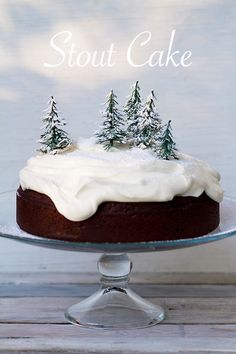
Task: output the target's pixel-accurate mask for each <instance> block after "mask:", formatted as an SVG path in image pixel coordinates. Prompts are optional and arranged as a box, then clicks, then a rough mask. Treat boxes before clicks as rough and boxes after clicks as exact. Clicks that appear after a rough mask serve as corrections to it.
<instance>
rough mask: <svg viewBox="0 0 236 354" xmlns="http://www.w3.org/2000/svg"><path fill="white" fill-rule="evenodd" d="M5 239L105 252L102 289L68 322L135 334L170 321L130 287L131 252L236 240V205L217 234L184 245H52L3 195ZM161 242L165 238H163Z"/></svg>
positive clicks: (226, 206)
mask: <svg viewBox="0 0 236 354" xmlns="http://www.w3.org/2000/svg"><path fill="white" fill-rule="evenodd" d="M0 209H1V216H0V236H2V237H5V238H9V239H11V240H15V241H19V242H24V243H27V244H31V245H35V246H40V247H46V248H53V249H60V250H67V251H75V252H102V253H103V254H102V256H101V257H100V259H99V260H98V270H99V272H100V274H101V286H100V289H99V290H98V291H96V292H95V293H94V294H93V295H91V296H90V297H88V298H87V299H85V300H83V301H81V302H80V303H78V304H75V305H73V306H71V307H70V308H69V309H67V310H66V312H65V317H66V319H67V320H68V321H69V322H71V323H73V324H75V325H80V326H84V327H93V328H103V329H131V328H143V327H148V326H153V325H155V324H157V323H159V322H161V321H162V320H163V319H164V318H165V313H164V310H163V309H162V308H161V307H160V306H157V305H154V304H152V303H150V302H149V301H147V300H145V299H143V298H142V297H140V296H139V295H137V294H136V293H134V292H133V291H132V290H131V289H130V288H129V286H128V282H129V273H130V271H131V269H132V262H131V261H130V259H129V257H128V256H127V254H126V253H127V252H129V253H132V252H153V251H165V250H174V249H178V248H185V247H192V246H196V245H201V244H204V243H209V242H213V241H217V240H221V239H224V238H227V237H231V236H233V235H235V234H236V200H234V199H231V198H225V199H224V200H223V202H222V203H221V223H220V225H219V227H218V228H217V229H216V230H214V231H213V232H211V233H209V234H207V235H204V236H200V237H196V238H188V239H181V240H170V241H153V242H133V243H91V242H83V243H81V242H68V241H61V240H54V239H46V238H42V237H38V236H33V235H30V234H27V233H25V232H23V231H21V230H20V229H19V227H18V226H17V225H16V222H15V192H10V193H3V194H1V195H0ZM158 238H159V237H158Z"/></svg>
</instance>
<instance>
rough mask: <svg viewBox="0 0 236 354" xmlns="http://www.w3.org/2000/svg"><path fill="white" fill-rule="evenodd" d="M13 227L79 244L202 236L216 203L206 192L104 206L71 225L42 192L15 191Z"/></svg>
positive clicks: (215, 217) (213, 220) (215, 221)
mask: <svg viewBox="0 0 236 354" xmlns="http://www.w3.org/2000/svg"><path fill="white" fill-rule="evenodd" d="M17 223H18V225H19V226H20V228H21V229H22V230H24V231H26V232H28V233H30V234H33V235H38V236H42V237H47V238H53V239H60V240H67V241H75V242H76V241H77V242H97V243H98V242H141V241H158V240H175V239H181V238H189V237H197V236H201V235H205V234H207V233H209V232H210V231H212V230H214V229H215V228H216V227H217V226H218V225H219V203H217V202H215V201H214V200H212V199H211V198H209V197H208V196H207V195H206V194H205V193H203V194H202V195H201V196H200V197H175V198H174V199H173V200H172V201H168V202H145V203H143V202H140V203H119V202H105V203H102V204H101V205H100V206H99V208H98V210H97V212H96V213H95V214H94V215H93V216H91V217H90V218H89V219H87V220H84V221H79V222H73V221H70V220H68V219H66V218H65V217H64V216H62V215H61V214H59V212H58V211H57V209H56V208H55V206H54V204H53V202H52V201H51V199H50V198H49V197H47V196H46V195H44V194H41V193H38V192H35V191H32V190H25V191H23V190H22V188H21V187H20V188H19V189H18V191H17Z"/></svg>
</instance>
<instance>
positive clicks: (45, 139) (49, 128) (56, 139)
mask: <svg viewBox="0 0 236 354" xmlns="http://www.w3.org/2000/svg"><path fill="white" fill-rule="evenodd" d="M43 122H44V126H43V127H42V128H43V129H44V133H43V134H42V135H41V136H40V140H39V143H40V144H41V147H40V149H39V150H40V151H41V152H43V153H45V154H47V153H53V154H56V153H57V152H58V150H62V149H65V148H67V147H68V146H70V145H71V144H72V142H71V140H70V138H69V137H68V134H67V133H66V132H65V131H64V130H63V129H61V127H62V126H64V125H66V122H65V120H64V119H61V118H59V116H58V110H57V107H56V101H55V100H54V98H53V96H51V99H50V101H49V107H48V109H47V113H46V115H45V117H43Z"/></svg>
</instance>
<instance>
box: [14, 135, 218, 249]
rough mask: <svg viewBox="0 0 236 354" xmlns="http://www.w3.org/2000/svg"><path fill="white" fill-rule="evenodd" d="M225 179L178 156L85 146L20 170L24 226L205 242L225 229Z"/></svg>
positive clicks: (80, 234)
mask: <svg viewBox="0 0 236 354" xmlns="http://www.w3.org/2000/svg"><path fill="white" fill-rule="evenodd" d="M222 198H223V191H222V188H221V186H220V175H219V173H218V172H217V171H215V170H214V169H212V168H211V167H210V166H209V165H208V164H207V163H206V162H203V161H200V160H198V159H195V158H193V157H191V156H188V155H184V154H180V153H178V159H170V160H165V159H159V158H157V157H155V156H154V155H153V154H152V153H151V152H150V151H149V150H142V149H139V148H137V147H134V148H131V149H129V148H127V147H125V146H124V147H123V148H119V149H117V148H115V147H114V148H113V149H112V150H111V151H109V152H107V151H106V150H104V148H103V147H102V145H100V144H96V143H95V141H94V139H82V140H79V142H78V145H77V148H76V149H74V150H73V151H68V152H66V153H64V154H55V155H53V154H38V155H37V156H35V157H32V158H30V159H29V160H28V162H27V165H26V166H25V167H24V168H23V169H22V170H21V172H20V188H19V189H18V192H17V222H18V225H19V226H20V227H21V229H23V230H25V231H26V232H29V233H31V234H34V235H39V236H42V237H47V238H55V239H63V240H69V241H75V242H76V241H77V242H98V243H99V242H140V241H156V240H171V239H181V238H190V237H198V236H201V235H204V234H207V233H209V232H210V231H212V230H214V229H215V228H216V227H217V226H218V225H219V203H220V202H221V200H222Z"/></svg>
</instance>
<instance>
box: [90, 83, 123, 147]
mask: <svg viewBox="0 0 236 354" xmlns="http://www.w3.org/2000/svg"><path fill="white" fill-rule="evenodd" d="M116 99H117V96H116V95H115V94H114V92H113V90H111V91H110V93H109V94H108V97H107V101H106V103H105V104H106V105H107V106H106V108H105V111H104V112H103V113H102V116H103V117H104V121H103V123H102V126H101V128H100V131H98V132H97V133H96V134H95V136H96V138H97V143H98V144H102V145H103V147H104V149H105V150H110V149H111V148H112V147H113V146H115V145H117V144H124V143H125V131H124V129H123V126H124V119H123V116H122V114H121V113H120V112H119V109H118V102H117V100H116Z"/></svg>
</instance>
